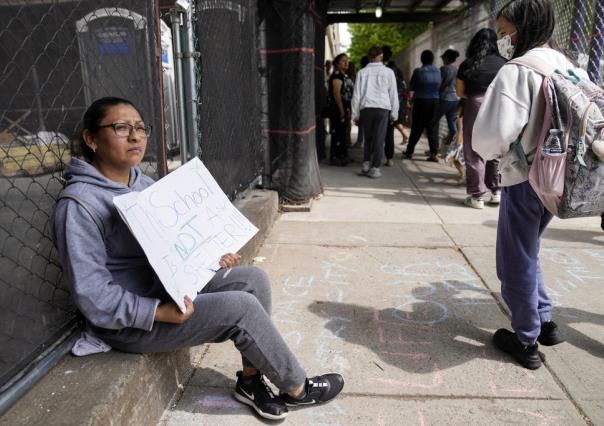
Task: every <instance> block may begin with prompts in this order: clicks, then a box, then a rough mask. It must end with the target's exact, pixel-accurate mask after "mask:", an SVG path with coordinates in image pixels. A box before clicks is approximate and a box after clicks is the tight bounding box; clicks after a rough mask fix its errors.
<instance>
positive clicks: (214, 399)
mask: <svg viewBox="0 0 604 426" xmlns="http://www.w3.org/2000/svg"><path fill="white" fill-rule="evenodd" d="M195 403H196V404H197V405H199V406H200V407H203V408H217V409H229V410H232V409H237V410H241V409H242V408H243V406H242V405H241V404H240V403H238V402H237V401H235V400H234V399H233V398H232V397H231V396H227V395H207V396H204V397H203V398H201V399H199V400H197V401H196V402H195Z"/></svg>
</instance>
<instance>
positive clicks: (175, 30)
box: [170, 9, 189, 164]
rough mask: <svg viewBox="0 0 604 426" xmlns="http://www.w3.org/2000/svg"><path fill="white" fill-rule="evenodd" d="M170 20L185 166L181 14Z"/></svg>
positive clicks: (185, 143) (177, 127)
mask: <svg viewBox="0 0 604 426" xmlns="http://www.w3.org/2000/svg"><path fill="white" fill-rule="evenodd" d="M170 18H171V21H172V46H173V49H174V80H175V81H174V83H175V85H176V102H177V104H178V107H177V108H176V116H177V119H178V126H176V130H177V132H176V133H177V135H178V139H179V145H180V161H181V164H185V163H186V162H187V160H188V159H189V158H188V155H187V153H188V148H187V147H188V143H187V125H186V122H185V97H184V92H185V90H184V87H183V86H184V85H183V76H182V50H181V40H180V39H181V37H180V24H181V21H182V19H181V16H180V12H179V11H178V10H176V9H172V10H170Z"/></svg>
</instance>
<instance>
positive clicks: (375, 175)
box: [367, 167, 382, 179]
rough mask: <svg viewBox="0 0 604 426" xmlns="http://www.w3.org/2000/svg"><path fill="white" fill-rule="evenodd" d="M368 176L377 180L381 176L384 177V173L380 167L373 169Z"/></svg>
mask: <svg viewBox="0 0 604 426" xmlns="http://www.w3.org/2000/svg"><path fill="white" fill-rule="evenodd" d="M367 176H369V177H370V178H373V179H376V178H379V177H380V176H382V172H380V169H379V168H378V167H372V168H371V169H370V170H369V173H367Z"/></svg>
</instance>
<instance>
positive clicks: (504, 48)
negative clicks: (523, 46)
mask: <svg viewBox="0 0 604 426" xmlns="http://www.w3.org/2000/svg"><path fill="white" fill-rule="evenodd" d="M514 34H516V32H513V33H512V34H506V35H504V36H503V37H501V38H500V39H498V40H497V49H498V50H499V54H500V55H501V56H503V57H504V58H505V59H508V60H509V59H512V56H514V50H515V49H516V47H515V46H513V45H512V36H513V35H514Z"/></svg>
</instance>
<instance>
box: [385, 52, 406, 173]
mask: <svg viewBox="0 0 604 426" xmlns="http://www.w3.org/2000/svg"><path fill="white" fill-rule="evenodd" d="M382 51H383V53H384V65H386V66H387V67H388V68H390V69H391V70H392V71H393V72H394V77H395V78H396V93H397V95H398V116H397V117H396V120H395V121H389V122H388V128H387V129H386V141H385V144H384V154H385V155H386V163H385V165H386V166H392V165H393V164H394V163H393V162H392V159H393V158H394V129H395V128H396V129H397V130H398V131H399V132H400V133H401V135H402V137H403V141H404V140H405V139H406V136H405V133H404V132H403V125H402V120H401V111H402V103H403V92H404V90H406V88H407V86H406V84H405V79H404V78H403V72H402V71H401V70H400V68H399V67H397V66H396V63H395V62H394V61H393V60H392V48H391V47H390V46H388V45H384V46H382Z"/></svg>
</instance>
